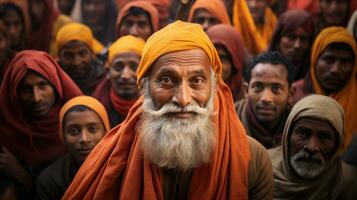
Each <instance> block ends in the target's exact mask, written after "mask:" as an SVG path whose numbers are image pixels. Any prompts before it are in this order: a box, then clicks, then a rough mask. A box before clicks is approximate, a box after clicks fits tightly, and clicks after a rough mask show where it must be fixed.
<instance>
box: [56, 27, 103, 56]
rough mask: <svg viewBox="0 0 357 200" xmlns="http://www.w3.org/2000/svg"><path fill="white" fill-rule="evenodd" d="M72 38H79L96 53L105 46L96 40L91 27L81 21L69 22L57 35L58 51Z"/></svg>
mask: <svg viewBox="0 0 357 200" xmlns="http://www.w3.org/2000/svg"><path fill="white" fill-rule="evenodd" d="M72 40H78V41H81V42H83V43H85V44H87V45H88V47H89V48H90V49H92V50H93V52H94V53H99V52H100V51H102V49H103V48H104V47H103V45H102V44H101V43H100V42H99V41H97V40H95V38H94V37H93V33H92V31H91V30H90V28H89V27H88V26H86V25H84V24H81V23H70V24H67V25H65V26H63V27H62V28H61V29H60V30H59V31H58V33H57V36H56V46H57V50H58V52H59V51H60V50H61V49H62V47H63V45H65V44H67V43H68V42H70V41H72Z"/></svg>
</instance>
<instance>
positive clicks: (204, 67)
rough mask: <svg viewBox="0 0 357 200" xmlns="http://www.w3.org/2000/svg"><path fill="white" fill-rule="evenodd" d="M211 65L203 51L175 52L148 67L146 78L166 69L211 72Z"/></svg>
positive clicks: (165, 55) (161, 57)
mask: <svg viewBox="0 0 357 200" xmlns="http://www.w3.org/2000/svg"><path fill="white" fill-rule="evenodd" d="M211 66H212V64H211V62H210V59H209V57H208V55H207V54H206V52H205V51H203V50H202V49H199V48H195V49H190V50H183V51H175V52H170V53H167V54H164V55H162V56H160V57H159V58H158V59H156V61H155V62H154V63H153V64H152V66H151V67H150V70H149V71H148V72H147V76H148V77H149V78H150V76H151V75H152V74H155V73H156V72H158V71H161V70H164V69H167V70H175V69H181V68H184V67H186V68H188V70H189V72H190V70H191V72H193V71H200V70H201V71H204V72H207V71H209V72H210V71H211V69H212V67H211Z"/></svg>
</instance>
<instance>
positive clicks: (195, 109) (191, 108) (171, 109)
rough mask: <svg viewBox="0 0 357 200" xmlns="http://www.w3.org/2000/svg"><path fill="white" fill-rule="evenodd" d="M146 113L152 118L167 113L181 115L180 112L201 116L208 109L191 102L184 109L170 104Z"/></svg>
mask: <svg viewBox="0 0 357 200" xmlns="http://www.w3.org/2000/svg"><path fill="white" fill-rule="evenodd" d="M146 111H147V112H148V113H150V114H151V115H152V116H154V117H160V116H163V115H165V114H169V113H182V112H192V113H196V114H198V115H202V114H205V113H207V112H208V109H207V108H202V107H201V106H199V105H198V103H196V102H191V103H190V104H188V105H187V106H185V107H181V106H178V105H176V104H175V103H172V102H170V103H167V104H165V105H164V106H162V107H161V108H160V109H159V110H146Z"/></svg>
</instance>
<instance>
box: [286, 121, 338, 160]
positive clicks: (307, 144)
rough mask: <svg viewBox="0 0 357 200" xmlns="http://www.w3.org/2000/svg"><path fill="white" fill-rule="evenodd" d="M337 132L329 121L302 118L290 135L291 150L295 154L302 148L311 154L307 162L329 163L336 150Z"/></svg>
mask: <svg viewBox="0 0 357 200" xmlns="http://www.w3.org/2000/svg"><path fill="white" fill-rule="evenodd" d="M336 136H337V132H336V131H335V129H334V128H333V127H332V126H331V124H330V123H329V122H327V121H323V120H321V119H314V118H306V117H305V118H300V119H299V120H298V121H296V122H295V124H294V127H293V129H292V133H291V136H290V145H289V148H290V149H289V152H290V155H289V156H292V155H295V154H296V153H297V152H299V151H300V150H304V151H305V152H307V153H308V154H309V158H307V160H306V162H313V161H316V162H320V161H321V160H324V161H325V162H326V163H328V162H329V161H330V160H331V158H332V155H333V154H334V152H335V151H336V146H337V145H336V144H337V143H338V142H337V139H336Z"/></svg>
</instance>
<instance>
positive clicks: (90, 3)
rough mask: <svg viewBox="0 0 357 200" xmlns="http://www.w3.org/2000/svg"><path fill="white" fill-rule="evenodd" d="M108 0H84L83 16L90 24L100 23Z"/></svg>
mask: <svg viewBox="0 0 357 200" xmlns="http://www.w3.org/2000/svg"><path fill="white" fill-rule="evenodd" d="M107 1H108V0H82V10H83V18H84V21H85V22H86V24H88V25H100V23H102V20H103V18H104V15H105V12H106V3H107Z"/></svg>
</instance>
